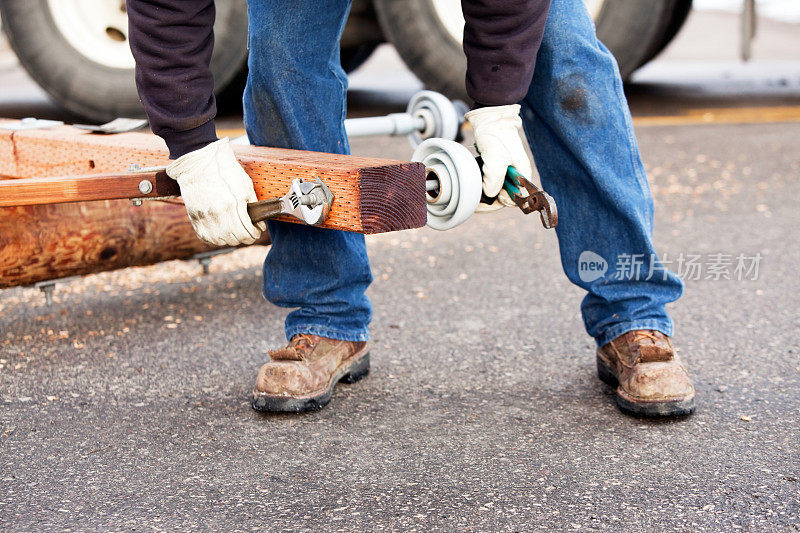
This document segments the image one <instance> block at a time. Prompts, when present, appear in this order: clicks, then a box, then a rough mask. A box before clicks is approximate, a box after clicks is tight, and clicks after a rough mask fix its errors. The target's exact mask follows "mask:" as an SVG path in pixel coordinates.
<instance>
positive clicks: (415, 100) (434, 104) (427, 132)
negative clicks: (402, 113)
mask: <svg viewBox="0 0 800 533" xmlns="http://www.w3.org/2000/svg"><path fill="white" fill-rule="evenodd" d="M406 113H407V114H409V115H411V116H413V117H418V118H420V119H422V120H423V121H424V127H422V128H419V129H418V130H416V131H412V132H409V134H408V141H409V142H410V143H411V146H414V147H416V146H419V144H420V143H421V142H423V141H424V140H426V139H430V138H439V139H448V140H451V141H454V140H455V139H456V138H457V137H458V132H459V130H460V128H461V121H460V119H459V113H458V110H457V109H456V106H455V105H454V104H453V102H451V101H450V99H449V98H447V97H446V96H445V95H443V94H440V93H437V92H434V91H420V92H418V93H417V94H415V95H414V96H413V97H412V98H411V100H410V101H409V102H408V107H407V108H406Z"/></svg>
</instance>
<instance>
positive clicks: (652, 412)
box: [597, 354, 695, 418]
mask: <svg viewBox="0 0 800 533" xmlns="http://www.w3.org/2000/svg"><path fill="white" fill-rule="evenodd" d="M597 377H599V378H600V380H601V381H603V382H605V383H607V384H608V385H611V386H612V387H615V388H616V397H615V399H616V401H617V406H618V407H619V408H620V410H622V412H624V413H627V414H629V415H633V416H640V417H648V418H663V417H676V416H686V415H690V414H692V413H694V410H695V404H694V396H692V397H691V398H685V399H680V400H669V401H664V402H643V401H636V400H633V399H631V398H628V397H627V396H626V395H625V393H624V392H623V391H622V390H620V388H619V378H618V377H617V373H616V371H615V370H614V368H613V367H612V366H611V365H610V364H609V363H608V362H607V361H606V360H605V359H603V358H602V357H601V356H600V354H597Z"/></svg>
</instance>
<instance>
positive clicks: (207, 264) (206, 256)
mask: <svg viewBox="0 0 800 533" xmlns="http://www.w3.org/2000/svg"><path fill="white" fill-rule="evenodd" d="M234 250H236V248H220V249H219V250H211V251H208V252H200V253H199V254H194V255H193V256H191V257H190V258H189V259H197V262H198V263H200V266H201V267H203V274H204V275H206V274H208V273H210V272H211V259H213V258H214V257H215V256H217V255H222V254H229V253H231V252H232V251H234Z"/></svg>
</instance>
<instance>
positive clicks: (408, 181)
mask: <svg viewBox="0 0 800 533" xmlns="http://www.w3.org/2000/svg"><path fill="white" fill-rule="evenodd" d="M4 122H8V121H5V120H4V119H0V176H3V177H6V178H16V179H11V180H2V179H0V206H11V205H31V204H32V203H34V204H36V203H58V202H76V201H94V200H107V199H118V198H138V197H143V196H165V195H166V194H164V190H165V189H163V187H168V186H169V185H170V184H169V183H168V182H166V181H161V182H154V185H156V186H155V188H154V191H153V193H152V194H148V195H142V194H141V193H140V192H139V191H138V183H139V181H141V179H142V176H141V174H135V173H134V174H131V175H130V176H124V177H120V174H122V173H124V172H125V171H126V170H127V169H128V168H129V167H130V166H131V165H132V164H137V165H139V166H141V167H153V166H164V165H166V164H168V163H169V155H168V151H167V148H166V146H165V145H164V142H163V141H162V140H161V139H160V138H158V137H156V136H155V135H152V134H144V133H123V134H118V135H95V134H91V133H88V132H85V131H83V130H78V129H76V128H72V127H70V126H61V127H57V128H50V129H41V130H21V131H10V130H4V129H2V126H3V123H4ZM234 151H235V153H236V156H237V159H238V160H239V162H240V163H241V164H242V166H243V167H244V169H245V171H246V172H247V173H248V175H249V176H250V177H251V178H252V180H253V186H254V188H255V191H256V196H257V198H258V199H259V200H262V199H266V198H274V197H277V196H282V195H284V194H285V193H286V191H288V190H289V185H290V183H291V181H292V180H293V179H294V178H303V179H306V180H310V181H314V180H315V179H316V178H317V177H319V178H321V179H322V180H323V181H324V182H325V184H326V185H328V187H330V189H331V191H332V192H333V194H334V196H335V198H336V199H335V200H334V203H333V205H332V207H331V210H330V214H329V216H328V219H327V220H326V221H325V223H324V224H323V225H322V227H327V228H333V229H340V230H346V231H355V232H359V233H379V232H385V231H396V230H402V229H409V228H416V227H421V226H423V225H425V222H426V209H425V169H424V166H423V165H422V164H421V163H411V162H404V161H395V160H389V159H376V158H365V157H356V156H347V155H336V154H323V153H316V152H305V151H300V150H285V149H278V148H266V147H255V146H235V147H234ZM103 174H113V176H108V175H106V176H103ZM17 179H18V180H20V181H19V182H18V183H16V184H14V181H16V180H17ZM164 179H169V178H166V177H164ZM162 186H163V187H162ZM284 219H285V220H287V221H292V222H297V220H296V219H294V218H292V217H285V218H284Z"/></svg>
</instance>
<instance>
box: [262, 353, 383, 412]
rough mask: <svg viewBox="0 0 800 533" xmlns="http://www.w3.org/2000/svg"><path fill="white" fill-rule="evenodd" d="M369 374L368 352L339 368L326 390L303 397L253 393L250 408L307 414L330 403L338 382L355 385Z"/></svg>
mask: <svg viewBox="0 0 800 533" xmlns="http://www.w3.org/2000/svg"><path fill="white" fill-rule="evenodd" d="M367 374H369V352H367V353H365V354H364V355H362V356H359V357H357V358H353V361H351V362H349V363H347V364H345V365H342V366H340V367H339V368H338V369H337V370H336V372H335V373H334V374H333V376H332V377H331V380H330V381H329V382H328V386H327V388H326V389H323V390H322V392H312V393H311V394H308V395H305V396H274V395H270V394H265V393H262V392H259V391H255V390H254V391H253V402H252V404H251V405H252V407H253V409H255V410H256V411H262V412H270V413H307V412H309V411H319V410H320V409H322V408H323V407H325V406H326V405H328V402H330V401H331V396H332V395H333V389H334V387H336V384H337V383H339V382H340V381H341V382H342V383H355V382H356V381H358V380H360V379H361V378H363V377H364V376H366V375H367Z"/></svg>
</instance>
